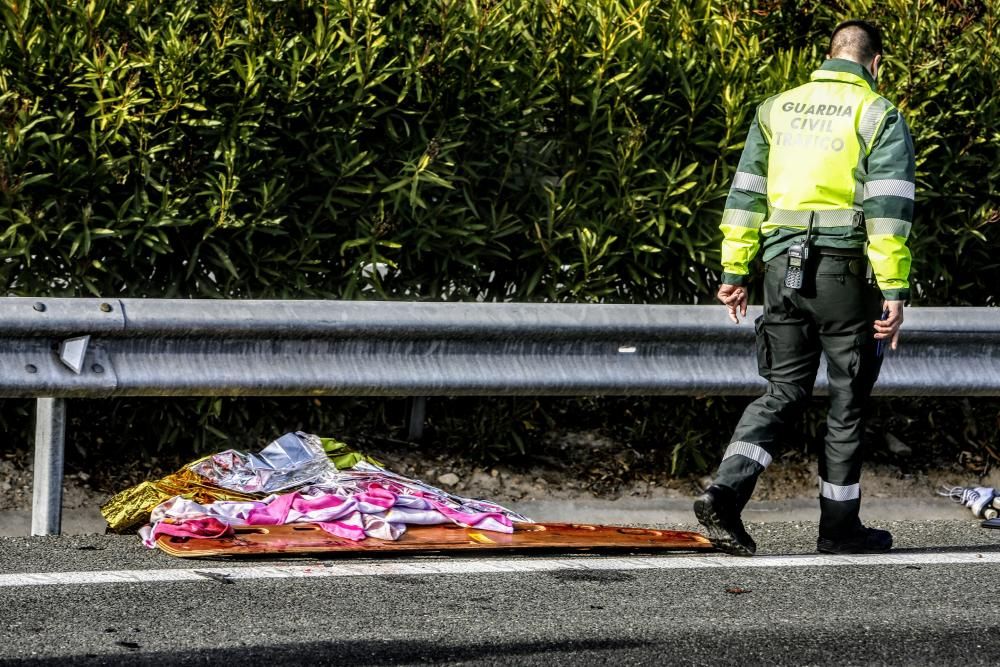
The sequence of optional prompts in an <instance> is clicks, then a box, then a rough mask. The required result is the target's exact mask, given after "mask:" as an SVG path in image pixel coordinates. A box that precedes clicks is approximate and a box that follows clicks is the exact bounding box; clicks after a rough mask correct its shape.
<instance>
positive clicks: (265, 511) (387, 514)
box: [144, 482, 514, 546]
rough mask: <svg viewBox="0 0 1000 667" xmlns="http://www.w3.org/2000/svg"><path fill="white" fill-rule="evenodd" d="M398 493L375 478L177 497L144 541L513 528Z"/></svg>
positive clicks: (420, 494)
mask: <svg viewBox="0 0 1000 667" xmlns="http://www.w3.org/2000/svg"><path fill="white" fill-rule="evenodd" d="M392 486H395V485H392ZM395 491H396V489H393V490H390V489H388V488H385V487H384V486H382V485H380V484H378V483H374V482H371V483H367V484H365V485H364V487H363V488H361V489H358V490H357V491H355V492H354V493H350V494H348V495H344V494H343V492H340V493H338V489H330V488H325V487H322V486H311V487H305V488H303V489H300V490H298V491H294V492H291V493H284V494H280V495H271V496H268V497H267V498H265V499H264V500H261V501H251V502H235V501H217V502H214V503H210V504H208V505H199V504H198V503H195V502H193V501H191V500H186V499H183V498H180V497H175V498H171V499H170V500H168V501H166V502H164V503H162V504H161V505H159V506H158V507H157V508H156V509H154V510H153V513H152V515H151V517H150V520H151V521H152V523H153V526H152V530H150V531H148V532H146V533H145V534H144V537H145V538H146V539H145V540H144V541H145V542H146V544H147V545H149V546H155V540H156V537H157V536H158V535H176V536H181V537H191V538H200V537H205V538H207V537H222V536H223V535H227V534H232V528H231V526H242V525H263V526H275V525H282V524H286V523H316V524H318V525H319V526H320V528H322V529H323V530H325V531H327V532H328V533H330V534H332V535H336V536H338V537H342V538H345V539H348V540H355V541H360V540H363V539H365V538H366V537H376V538H379V539H387V540H395V539H398V538H399V536H400V535H402V534H403V532H405V525H406V524H419V525H434V524H440V523H448V522H449V521H451V522H454V523H456V524H458V525H460V526H466V527H470V528H478V529H480V530H489V531H495V532H503V533H511V532H513V530H514V529H513V524H512V522H511V520H510V518H509V517H508V516H506V515H504V514H502V513H500V512H487V511H479V512H476V511H463V510H460V509H456V508H455V507H452V506H451V505H449V504H448V503H447V502H443V501H442V500H441V499H439V498H436V497H434V496H433V495H432V494H430V493H426V492H424V491H421V490H414V489H406V491H407V492H408V493H403V494H400V493H396V492H395Z"/></svg>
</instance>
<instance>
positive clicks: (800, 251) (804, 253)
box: [785, 212, 815, 289]
mask: <svg viewBox="0 0 1000 667" xmlns="http://www.w3.org/2000/svg"><path fill="white" fill-rule="evenodd" d="M814 215H815V212H810V213H809V226H808V227H806V238H805V240H804V241H802V242H801V243H793V244H792V245H791V246H789V247H788V267H787V268H786V269H785V287H787V288H788V289H802V283H803V281H804V278H805V271H806V263H807V262H808V261H809V242H810V240H811V238H812V227H813V216H814Z"/></svg>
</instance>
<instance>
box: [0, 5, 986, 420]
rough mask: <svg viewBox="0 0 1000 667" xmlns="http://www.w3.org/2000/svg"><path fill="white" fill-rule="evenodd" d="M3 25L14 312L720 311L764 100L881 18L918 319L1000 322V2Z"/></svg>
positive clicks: (87, 18)
mask: <svg viewBox="0 0 1000 667" xmlns="http://www.w3.org/2000/svg"><path fill="white" fill-rule="evenodd" d="M0 13H2V18H3V23H4V26H3V29H2V30H0V130H2V136H0V143H2V145H3V151H2V154H0V230H2V232H0V257H2V263H0V281H2V284H3V285H4V287H5V293H6V294H9V295H60V296H63V295H79V296H87V295H101V296H119V295H121V296H140V297H161V296H165V297H224V298H266V297H274V298H348V299H356V298H406V299H434V300H438V299H451V300H471V299H484V300H536V301H538V300H544V301H603V302H640V303H642V302H657V303H692V302H705V301H711V298H712V297H711V294H712V292H713V289H714V285H715V283H716V282H717V279H718V274H719V268H720V267H719V251H718V246H719V238H720V237H719V233H718V230H717V225H718V219H719V215H720V211H721V208H722V206H723V203H724V199H725V195H726V192H727V189H728V186H729V182H730V179H731V177H732V174H733V171H734V169H735V165H736V161H737V158H738V155H739V151H740V149H741V147H742V141H743V137H744V134H745V132H746V129H747V126H748V124H749V118H750V114H751V113H752V110H753V108H754V105H755V103H757V102H758V101H760V100H761V99H762V98H764V97H765V96H767V95H768V94H770V93H771V92H773V91H775V90H777V89H780V88H783V87H787V86H789V85H791V84H794V83H797V82H800V81H803V80H805V78H806V76H807V74H808V72H809V71H810V70H811V69H813V68H814V67H815V66H816V65H817V64H818V63H819V62H820V60H821V59H822V57H823V54H824V49H825V44H826V41H827V35H828V34H829V32H830V30H831V28H832V26H833V25H835V23H836V22H837V21H839V20H840V19H842V18H844V17H847V16H869V17H873V18H874V19H875V20H876V21H877V22H878V23H879V24H880V25H881V26H882V28H883V30H884V32H885V41H886V44H887V45H888V47H889V51H888V53H887V62H886V66H885V67H884V74H883V81H882V90H883V91H884V92H885V94H886V95H887V96H888V97H889V98H890V99H892V100H894V101H895V102H897V103H898V105H899V107H900V108H901V109H902V110H903V112H904V113H905V115H906V117H907V119H908V121H909V122H910V124H911V127H912V129H913V133H914V135H915V138H916V143H917V150H918V173H917V180H918V205H917V213H916V222H915V224H914V231H913V240H912V249H913V252H914V269H913V283H914V286H915V295H916V298H915V299H914V300H915V301H916V302H917V303H921V304H927V305H967V304H968V305H997V301H998V294H997V293H998V287H997V286H998V285H1000V260H998V256H1000V253H998V251H997V248H1000V201H998V200H1000V198H998V195H997V183H998V182H1000V155H998V152H1000V149H998V146H1000V130H998V128H1000V94H998V91H997V80H998V76H997V74H998V72H997V64H996V63H997V62H1000V45H998V44H1000V42H998V37H997V35H998V34H1000V29H998V12H997V6H996V2H995V1H994V0H991V1H990V2H988V3H983V2H962V1H953V2H948V3H939V2H930V1H926V0H923V1H920V2H909V1H902V0H892V1H889V2H886V3H878V4H877V5H876V4H875V3H872V2H869V1H860V0H858V1H846V0H845V1H843V2H835V3H820V2H806V1H803V2H786V1H777V0H770V1H763V0H761V1H758V2H749V1H746V0H744V1H742V2H737V1H731V2H723V1H709V0H659V1H651V0H650V1H646V2H640V1H639V0H341V1H333V2H329V1H328V2H321V1H319V0H297V1H296V0H274V1H264V0H238V1H237V0H215V1H210V0H171V2H160V1H159V0H145V1H143V0H134V1H125V0H90V1H87V2H84V1H82V0H78V1H71V0H66V1H63V2H55V1H45V0H37V1H31V0H17V1H15V0H0ZM200 405H202V407H204V408H205V409H206V412H208V411H209V410H208V407H209V406H208V404H207V403H205V402H202V403H201V404H200ZM688 409H690V408H688ZM8 412H9V410H8ZM237 412H239V411H237ZM11 419H13V417H11ZM242 423H243V422H242V421H241V419H239V418H235V417H234V421H233V422H231V423H227V424H228V425H227V426H226V427H225V429H227V430H229V431H231V430H240V428H242V427H241V426H240V424H242Z"/></svg>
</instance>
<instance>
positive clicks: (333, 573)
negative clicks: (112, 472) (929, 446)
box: [0, 551, 1000, 588]
mask: <svg viewBox="0 0 1000 667" xmlns="http://www.w3.org/2000/svg"><path fill="white" fill-rule="evenodd" d="M989 563H1000V552H998V551H983V552H969V551H953V552H936V553H890V554H882V555H869V556H758V557H756V558H734V557H730V556H718V555H711V556H647V557H642V556H634V557H601V556H580V557H576V558H534V559H533V558H518V559H515V558H484V559H472V558H461V559H440V560H417V561H412V560H411V561H375V562H372V561H366V562H360V563H345V562H343V561H326V562H325V563H317V564H316V565H270V566H264V565H248V566H234V567H199V568H184V569H166V570H108V571H95V572H34V573H25V574H0V588H10V587H16V586H72V585H95V584H144V583H172V582H183V581H201V582H209V581H213V577H214V578H215V579H219V578H221V577H225V578H228V579H229V580H231V581H234V582H235V581H242V580H251V579H308V578H317V577H318V578H324V577H371V576H375V577H377V576H379V575H453V574H501V573H518V572H552V571H555V570H699V569H720V568H721V569H737V568H784V567H831V566H842V565H853V566H856V567H858V566H861V567H872V566H892V565H894V566H899V565H916V566H921V565H984V564H989ZM199 573H202V574H199ZM206 573H207V575H206Z"/></svg>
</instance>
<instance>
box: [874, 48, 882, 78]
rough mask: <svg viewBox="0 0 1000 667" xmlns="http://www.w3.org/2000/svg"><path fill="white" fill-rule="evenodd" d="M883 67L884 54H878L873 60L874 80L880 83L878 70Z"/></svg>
mask: <svg viewBox="0 0 1000 667" xmlns="http://www.w3.org/2000/svg"><path fill="white" fill-rule="evenodd" d="M881 65H882V54H881V53H876V54H875V57H874V58H872V70H871V71H872V78H873V79H875V80H876V81H878V69H879V67H880V66H881Z"/></svg>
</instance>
